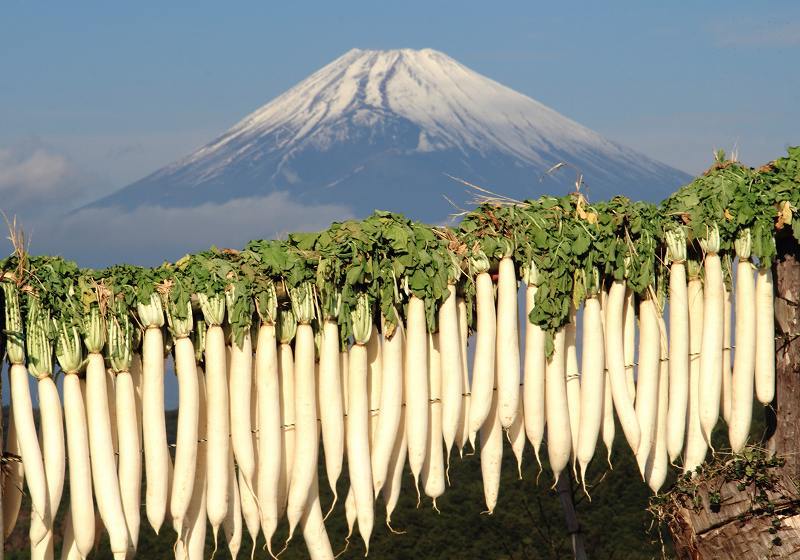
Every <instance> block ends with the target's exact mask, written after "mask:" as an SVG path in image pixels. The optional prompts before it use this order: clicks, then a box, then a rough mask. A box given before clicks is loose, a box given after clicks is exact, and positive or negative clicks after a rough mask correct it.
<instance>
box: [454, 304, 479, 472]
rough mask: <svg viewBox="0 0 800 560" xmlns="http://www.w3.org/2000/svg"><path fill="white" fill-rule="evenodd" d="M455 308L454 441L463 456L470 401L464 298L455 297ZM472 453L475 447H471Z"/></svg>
mask: <svg viewBox="0 0 800 560" xmlns="http://www.w3.org/2000/svg"><path fill="white" fill-rule="evenodd" d="M456 308H457V309H458V336H459V343H460V350H461V388H462V391H464V392H463V393H462V396H461V417H460V419H459V422H458V431H457V432H456V443H457V444H458V454H459V456H461V457H463V456H464V446H466V445H467V439H468V438H469V407H470V403H471V401H472V393H470V387H469V365H468V362H467V343H468V339H469V324H468V323H467V304H466V302H465V301H464V298H462V297H458V298H456ZM472 451H473V453H474V452H475V449H474V448H473V450H472Z"/></svg>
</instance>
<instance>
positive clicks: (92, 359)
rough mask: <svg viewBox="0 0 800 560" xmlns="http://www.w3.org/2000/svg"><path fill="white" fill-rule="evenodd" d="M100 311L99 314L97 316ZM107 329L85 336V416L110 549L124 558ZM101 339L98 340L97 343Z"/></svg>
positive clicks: (94, 320) (125, 543)
mask: <svg viewBox="0 0 800 560" xmlns="http://www.w3.org/2000/svg"><path fill="white" fill-rule="evenodd" d="M95 313H97V317H95V316H94V315H95ZM89 321H90V322H91V324H92V325H93V327H92V328H90V329H87V331H94V330H95V327H94V325H97V326H98V327H99V326H100V318H99V310H98V309H97V308H92V312H91V318H90V319H89ZM104 339H105V333H103V334H102V335H98V333H91V334H89V335H88V336H86V340H87V343H86V347H87V349H88V350H89V362H88V364H87V366H86V419H87V425H88V426H89V454H90V457H91V464H92V479H93V482H94V491H95V496H96V498H97V510H98V511H99V512H100V517H101V519H102V520H103V524H104V525H105V527H106V530H107V531H108V536H109V540H110V543H111V552H113V554H114V558H125V557H126V556H127V554H128V550H129V547H130V539H129V535H128V529H127V526H126V524H125V514H124V513H123V510H122V498H121V496H120V488H119V477H118V476H117V469H116V465H115V461H114V448H113V446H112V443H111V420H110V418H109V414H108V393H107V392H106V368H105V365H104V363H103V356H102V354H100V353H99V350H100V349H101V348H102V347H103V344H102V343H103V342H105V340H104ZM98 343H99V344H98Z"/></svg>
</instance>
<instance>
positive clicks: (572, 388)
mask: <svg viewBox="0 0 800 560" xmlns="http://www.w3.org/2000/svg"><path fill="white" fill-rule="evenodd" d="M577 333H578V319H577V312H576V309H575V307H574V306H572V305H571V306H570V311H569V323H567V325H566V326H565V327H564V335H565V344H566V351H567V356H566V368H567V370H566V376H567V408H568V409H569V430H570V435H571V437H572V439H571V442H572V453H571V458H572V474H573V475H575V478H576V479H577V477H578V473H577V471H576V470H575V465H576V461H577V458H578V429H579V427H580V422H581V378H580V375H581V374H580V371H579V370H578V349H577V348H578V342H577Z"/></svg>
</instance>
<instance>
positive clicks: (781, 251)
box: [670, 230, 800, 560]
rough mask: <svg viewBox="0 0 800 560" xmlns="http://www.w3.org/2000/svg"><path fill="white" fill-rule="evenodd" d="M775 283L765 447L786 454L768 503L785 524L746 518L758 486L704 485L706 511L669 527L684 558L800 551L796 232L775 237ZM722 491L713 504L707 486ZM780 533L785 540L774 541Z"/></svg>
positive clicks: (799, 255) (683, 512) (683, 514)
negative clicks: (772, 377)
mask: <svg viewBox="0 0 800 560" xmlns="http://www.w3.org/2000/svg"><path fill="white" fill-rule="evenodd" d="M776 243H777V249H778V258H777V260H776V262H775V264H774V265H773V268H772V272H773V280H774V286H775V335H776V341H775V359H776V362H775V365H776V369H775V374H776V394H775V401H774V402H773V403H772V408H771V409H769V408H767V409H765V410H766V413H767V424H768V431H767V437H766V442H765V445H766V447H767V448H768V449H769V450H770V451H772V452H773V453H775V454H776V455H778V456H780V457H783V458H785V460H786V463H785V464H784V466H783V468H782V469H781V472H780V473H779V477H780V480H779V484H778V485H777V486H778V487H777V488H776V492H775V493H770V500H771V501H772V502H773V504H774V506H775V511H776V512H777V514H778V515H777V517H778V518H779V519H780V521H781V525H780V527H779V528H778V530H777V533H774V534H773V533H771V532H770V529H771V528H772V521H773V520H774V519H775V516H774V515H762V516H755V517H751V516H749V515H748V516H747V517H746V519H745V520H744V521H742V520H741V519H740V515H741V514H747V513H749V511H748V510H749V509H750V506H751V503H752V502H751V497H750V495H749V494H748V493H750V492H752V489H750V488H747V489H745V490H744V491H740V490H738V488H737V487H736V484H734V483H732V482H727V483H723V482H724V481H720V484H721V486H720V485H715V486H714V487H713V488H709V486H710V485H709V486H707V487H706V488H704V489H702V490H701V492H700V494H701V497H702V501H703V508H702V509H701V510H700V511H698V512H694V511H692V510H690V509H680V510H679V511H678V512H676V518H675V521H674V522H673V523H672V524H671V526H670V532H671V533H672V537H673V541H674V542H675V547H676V552H677V553H678V557H679V558H682V559H691V560H706V559H708V560H711V559H725V558H731V559H734V558H735V559H746V558H754V559H755V558H796V557H798V556H800V513H798V512H800V492H798V484H800V245H798V243H797V241H796V240H795V239H794V238H793V237H792V236H791V232H789V231H786V230H784V231H782V232H780V235H779V236H778V238H777V239H776ZM710 490H713V491H718V492H719V495H720V498H721V501H720V507H719V508H717V509H716V511H713V510H714V509H715V508H712V507H711V503H710V500H709V491H710ZM775 537H780V541H781V544H780V545H776V544H775V542H774V539H775Z"/></svg>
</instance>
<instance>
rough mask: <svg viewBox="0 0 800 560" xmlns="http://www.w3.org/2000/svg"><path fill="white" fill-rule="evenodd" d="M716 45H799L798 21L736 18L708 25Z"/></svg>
mask: <svg viewBox="0 0 800 560" xmlns="http://www.w3.org/2000/svg"><path fill="white" fill-rule="evenodd" d="M710 30H711V32H712V34H713V37H714V44H715V45H716V46H717V47H721V48H729V47H749V48H780V47H798V46H800V21H783V20H780V19H777V18H770V19H766V20H755V19H752V18H747V19H743V18H736V19H730V20H727V21H725V20H723V21H716V22H714V23H712V24H711V25H710Z"/></svg>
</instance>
